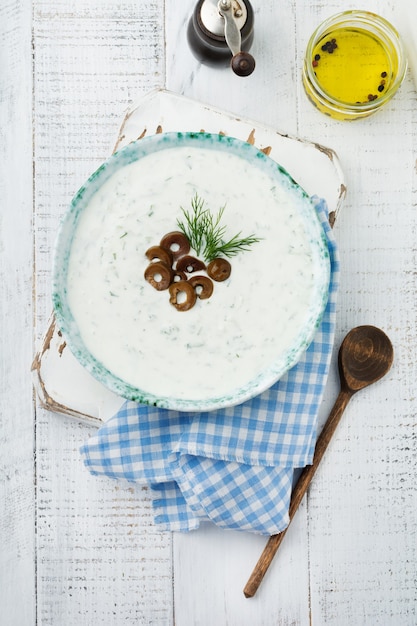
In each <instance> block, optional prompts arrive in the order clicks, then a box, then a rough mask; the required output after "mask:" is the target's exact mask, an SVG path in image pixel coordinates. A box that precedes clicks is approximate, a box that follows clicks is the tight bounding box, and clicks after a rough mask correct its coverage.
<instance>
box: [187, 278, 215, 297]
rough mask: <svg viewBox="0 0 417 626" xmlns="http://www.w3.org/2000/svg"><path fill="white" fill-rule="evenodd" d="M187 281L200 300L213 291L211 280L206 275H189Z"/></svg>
mask: <svg viewBox="0 0 417 626" xmlns="http://www.w3.org/2000/svg"><path fill="white" fill-rule="evenodd" d="M188 282H189V283H190V285H192V286H193V287H194V289H195V292H196V294H197V297H198V298H200V300H207V298H210V296H211V294H212V293H213V282H212V281H211V280H210V278H209V277H208V276H190V278H189V279H188Z"/></svg>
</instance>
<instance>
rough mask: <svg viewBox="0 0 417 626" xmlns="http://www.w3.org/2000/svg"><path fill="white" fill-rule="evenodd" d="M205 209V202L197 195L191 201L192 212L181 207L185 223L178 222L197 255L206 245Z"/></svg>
mask: <svg viewBox="0 0 417 626" xmlns="http://www.w3.org/2000/svg"><path fill="white" fill-rule="evenodd" d="M203 207H204V200H202V199H201V198H199V197H198V195H197V194H195V196H194V197H193V198H192V199H191V208H192V212H188V211H186V210H185V209H183V208H182V207H181V211H182V212H183V214H184V217H185V222H181V221H180V220H177V226H178V228H179V229H180V230H181V231H182V233H183V234H184V235H185V236H186V237H187V239H188V241H189V242H190V246H191V247H192V248H194V250H195V251H196V253H197V254H200V253H201V250H202V247H203V244H204V234H205V227H204V224H205V214H206V213H207V209H203Z"/></svg>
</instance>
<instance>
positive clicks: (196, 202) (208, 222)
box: [177, 194, 260, 263]
mask: <svg viewBox="0 0 417 626" xmlns="http://www.w3.org/2000/svg"><path fill="white" fill-rule="evenodd" d="M225 208H226V206H223V207H221V208H220V209H219V211H218V212H217V214H216V215H213V214H212V213H211V212H210V210H209V209H205V208H204V200H203V199H201V198H200V197H199V196H198V195H197V194H195V196H194V197H193V198H192V199H191V209H192V210H191V211H190V212H189V211H186V210H185V209H183V208H182V207H181V210H182V212H183V214H184V218H185V220H184V221H180V220H177V225H178V228H179V229H180V230H181V231H182V232H183V233H184V235H185V236H186V237H187V238H188V240H189V242H190V246H191V247H192V248H193V249H194V250H195V252H196V254H197V255H200V254H202V256H203V258H204V260H205V261H206V262H207V263H208V262H210V261H212V260H213V259H215V258H216V257H219V256H226V257H233V256H236V254H238V253H239V252H244V251H248V250H249V249H250V246H251V245H252V244H254V243H257V242H258V241H260V239H259V237H255V235H249V236H248V237H241V232H239V233H238V234H237V235H234V236H233V237H232V238H231V239H229V240H225V233H226V226H223V225H221V220H222V217H223V213H224V211H225Z"/></svg>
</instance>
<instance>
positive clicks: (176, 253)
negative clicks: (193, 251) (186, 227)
mask: <svg viewBox="0 0 417 626" xmlns="http://www.w3.org/2000/svg"><path fill="white" fill-rule="evenodd" d="M159 245H160V246H161V247H162V248H165V250H169V251H170V252H171V254H172V256H173V257H174V259H178V258H179V257H180V256H183V255H184V254H188V253H189V251H190V242H189V241H188V239H187V237H186V236H185V235H184V233H182V232H180V231H179V230H178V231H177V230H174V231H172V232H171V233H167V234H166V235H164V236H163V237H162V239H161V241H160V244H159Z"/></svg>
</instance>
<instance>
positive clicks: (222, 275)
mask: <svg viewBox="0 0 417 626" xmlns="http://www.w3.org/2000/svg"><path fill="white" fill-rule="evenodd" d="M231 271H232V266H231V265H230V263H229V261H227V259H221V258H217V259H213V260H212V261H210V263H209V264H208V265H207V274H208V275H209V276H210V278H212V279H213V280H215V281H217V282H222V281H223V280H226V279H227V278H229V276H230V274H231Z"/></svg>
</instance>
